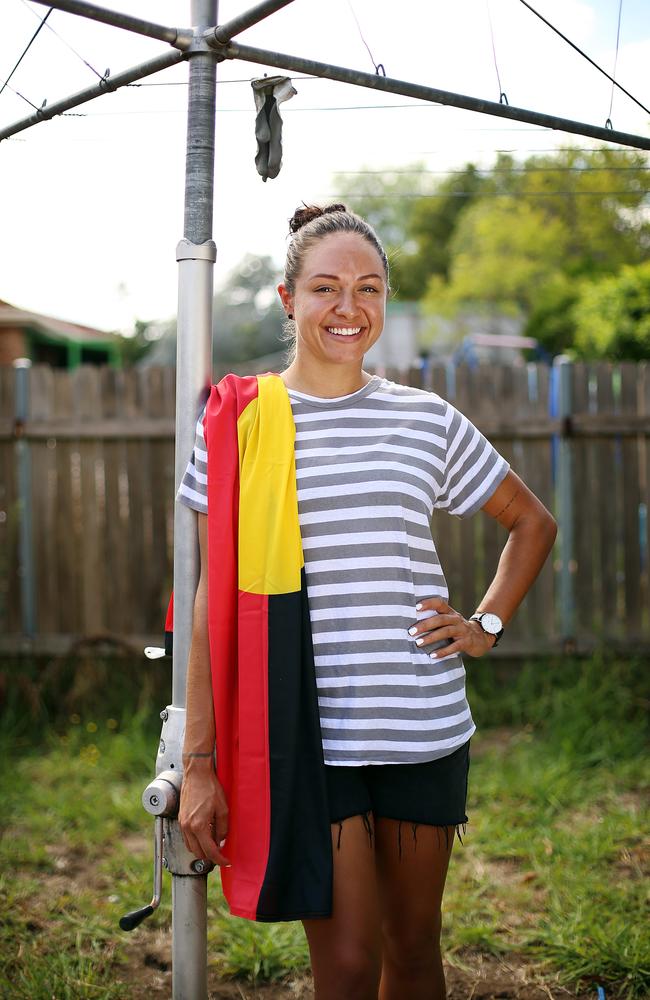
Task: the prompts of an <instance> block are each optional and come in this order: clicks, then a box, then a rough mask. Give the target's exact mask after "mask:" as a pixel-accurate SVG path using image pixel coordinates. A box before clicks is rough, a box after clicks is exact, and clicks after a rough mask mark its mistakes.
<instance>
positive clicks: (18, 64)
mask: <svg viewBox="0 0 650 1000" xmlns="http://www.w3.org/2000/svg"><path fill="white" fill-rule="evenodd" d="M53 10H54V8H53V7H50V9H49V10H48V12H47V13H46V15H45V17H43V18H41V23H40V24H39V26H38V28H37V29H36V31H35V32H34V34H33V35H32V37H31V38H30V40H29V41H28V42H27V45H26V46H25V48H24V49H23V51H22V52H21V54H20V56H19V57H18V60H17V62H16V63H15V65H14V68H13V69H12V71H11V73H10V74H9V76H8V77H7V78H6V80H5V81H4V82H3V84H2V87H0V94H2V92H3V90H4V89H5V87H6V86H7V84H8V83H9V81H10V80H11V78H12V76H13V75H14V73H15V72H16V70H17V69H18V67H19V66H20V64H21V62H22V61H23V59H24V58H25V56H26V55H27V53H28V52H29V50H30V49H31V47H32V45H33V44H34V42H35V41H36V39H37V38H38V35H39V33H40V31H41V29H42V28H43V25H44V24H45V22H46V21H47V19H48V17H49V16H50V14H51V13H52V11H53ZM9 89H10V90H11V87H10V88H9ZM20 96H21V97H22V94H21V95H20ZM24 100H26V98H24ZM28 103H31V102H29V101H28ZM32 107H33V105H32Z"/></svg>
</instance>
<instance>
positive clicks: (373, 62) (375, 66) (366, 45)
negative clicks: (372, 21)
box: [348, 0, 386, 76]
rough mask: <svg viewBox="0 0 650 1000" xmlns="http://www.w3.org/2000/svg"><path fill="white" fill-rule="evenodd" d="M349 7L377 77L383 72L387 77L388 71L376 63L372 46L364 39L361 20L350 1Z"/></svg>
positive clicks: (349, 0) (350, 0)
mask: <svg viewBox="0 0 650 1000" xmlns="http://www.w3.org/2000/svg"><path fill="white" fill-rule="evenodd" d="M348 7H349V8H350V12H351V14H352V17H353V18H354V20H355V22H356V25H357V28H358V31H359V35H360V36H361V41H362V42H363V44H364V45H365V47H366V49H367V51H368V55H369V56H370V61H371V62H372V65H373V67H374V70H375V73H377V75H379V72H380V70H381V71H382V72H383V75H384V76H386V70H385V69H384V65H383V63H378V62H375V57H374V56H373V54H372V52H371V51H370V46H369V45H368V43H367V41H366V40H365V38H364V37H363V31H362V30H361V25H360V24H359V18H358V17H357V15H356V13H355V10H354V7H353V6H352V0H348Z"/></svg>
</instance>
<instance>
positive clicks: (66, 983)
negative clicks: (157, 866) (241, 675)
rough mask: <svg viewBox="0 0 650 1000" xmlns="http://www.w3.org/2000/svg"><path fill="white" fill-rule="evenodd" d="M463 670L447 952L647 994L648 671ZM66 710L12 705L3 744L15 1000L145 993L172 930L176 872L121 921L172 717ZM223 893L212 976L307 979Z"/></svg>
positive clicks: (3, 987)
mask: <svg viewBox="0 0 650 1000" xmlns="http://www.w3.org/2000/svg"><path fill="white" fill-rule="evenodd" d="M469 673H470V677H471V680H470V700H471V702H472V705H473V708H474V714H475V716H476V718H477V721H478V724H479V733H478V734H477V736H476V737H475V738H474V740H473V742H472V767H471V771H470V801H469V804H468V812H469V815H470V823H469V826H468V830H467V836H466V838H465V845H464V847H459V846H457V847H456V848H455V850H454V857H453V860H452V866H451V869H450V875H449V879H448V888H447V892H446V895H445V931H444V935H445V950H446V954H447V956H448V959H449V960H450V961H451V962H452V963H453V964H457V965H458V966H459V967H460V968H462V967H463V964H466V963H467V962H468V961H470V960H471V959H472V957H476V956H477V955H496V956H502V957H504V958H505V959H506V960H507V961H508V962H512V961H514V960H515V959H522V960H524V961H525V962H527V963H531V965H532V967H533V968H534V969H535V970H536V975H538V976H542V977H544V976H546V977H547V978H548V981H549V982H553V983H559V984H562V985H564V986H566V987H567V988H568V989H570V990H578V989H581V988H582V989H588V990H592V989H594V986H595V984H597V983H598V984H602V985H603V986H605V988H606V990H607V995H608V997H620V998H625V1000H640V998H641V997H644V996H647V995H648V993H649V992H650V944H649V942H648V935H647V934H644V933H643V931H644V918H645V915H646V911H645V909H644V908H645V907H646V906H647V898H645V896H644V881H643V880H644V874H645V876H646V877H647V859H648V853H649V851H650V845H649V844H648V839H647V835H645V839H644V831H645V830H647V816H644V815H643V810H642V803H643V795H644V792H647V786H648V764H647V758H644V755H643V746H644V739H645V732H644V723H643V717H644V711H645V710H646V709H647V702H646V701H644V695H645V693H646V692H645V690H644V687H643V685H644V678H643V664H634V663H629V662H627V663H624V662H607V661H604V660H603V661H599V660H592V661H589V662H582V663H581V662H571V661H559V660H558V661H557V663H553V662H544V663H537V664H535V665H530V666H527V667H524V668H523V669H522V670H520V671H519V672H518V673H517V674H516V676H515V677H512V676H511V677H510V678H509V679H508V680H507V681H506V682H504V681H503V680H501V681H499V682H495V676H494V674H491V672H490V665H489V664H488V662H487V661H485V662H484V663H483V662H481V663H477V664H472V665H471V667H470V669H469ZM69 707H70V706H69V705H68V708H69ZM72 707H73V708H74V710H73V711H69V710H68V711H67V714H65V715H64V714H62V712H61V711H58V712H57V713H56V714H55V713H52V712H51V711H48V710H47V709H44V707H43V701H42V700H41V701H38V702H37V704H36V705H35V706H32V708H33V711H35V712H36V714H37V719H36V721H34V717H33V716H32V719H31V722H30V717H29V715H28V713H27V712H26V711H19V708H20V705H19V703H18V701H15V702H14V703H13V705H12V706H11V710H10V711H9V712H8V713H7V714H6V715H5V719H4V725H3V728H2V731H1V732H0V769H1V772H2V773H1V774H0V778H1V780H2V784H3V789H4V810H3V817H2V822H3V830H2V836H1V837H0V871H1V872H3V873H4V875H3V877H2V878H0V956H1V957H0V995H1V996H3V997H5V996H6V997H15V998H20V1000H23V998H24V1000H28V998H29V1000H40V998H41V997H42V998H43V1000H45V998H47V1000H50V998H52V997H55V998H56V1000H67V998H75V1000H78V998H85V997H89V998H90V997H99V998H103V1000H126V998H132V997H136V996H138V997H139V996H144V995H145V994H146V983H147V975H149V973H151V971H152V970H151V969H147V968H145V967H144V966H143V955H144V953H145V952H146V951H148V950H149V951H152V952H153V953H154V955H155V954H158V953H159V952H160V947H161V945H160V938H161V929H167V928H168V927H169V924H170V916H171V914H170V888H169V879H168V877H167V876H166V877H165V886H164V897H163V898H164V902H163V905H162V906H161V908H160V909H159V911H158V912H157V914H156V915H155V916H154V917H153V918H151V919H150V920H149V921H148V922H146V923H145V924H143V925H142V927H141V928H140V929H139V930H138V931H136V932H135V933H134V934H133V935H125V934H123V933H122V932H120V931H119V930H118V928H117V921H118V919H119V917H120V916H121V915H122V914H123V913H125V912H126V911H128V910H130V909H134V908H135V907H136V906H139V905H142V904H143V903H144V902H147V901H148V897H149V893H150V884H151V858H150V846H149V839H150V833H151V825H150V822H149V820H148V817H147V816H146V815H145V813H144V812H143V811H142V809H141V807H140V795H141V792H142V788H143V787H144V785H145V784H146V782H147V781H148V780H149V778H150V776H151V771H152V768H153V759H154V754H155V748H156V742H157V737H158V733H159V722H158V717H157V712H158V707H159V705H158V703H157V702H156V703H155V707H154V706H151V707H147V705H146V704H145V703H141V704H140V705H139V707H138V708H137V709H133V710H132V712H131V714H130V716H124V717H122V718H119V717H118V715H117V712H116V710H115V708H113V711H114V713H115V714H114V715H113V717H112V718H111V717H108V718H106V717H103V716H102V715H101V712H100V705H99V702H98V701H95V703H93V704H92V705H91V707H90V708H89V709H88V710H85V709H84V708H83V707H82V705H81V704H80V703H78V702H77V703H73V705H72ZM210 885H211V891H210V901H209V935H208V938H209V955H210V964H211V969H212V971H213V974H218V975H220V976H242V977H244V978H246V979H247V980H248V981H249V982H263V981H274V980H279V979H282V978H283V977H286V976H287V975H289V974H292V973H301V972H304V971H305V970H307V969H308V956H307V948H306V944H305V940H304V935H303V932H302V928H301V926H300V925H299V924H278V925H255V924H251V923H249V922H248V921H243V920H239V919H237V918H231V917H229V916H228V915H227V913H226V909H225V905H224V903H223V900H222V898H221V895H220V893H219V891H218V888H217V879H215V878H212V879H211V880H210ZM156 949H158V951H157V950H156ZM137 970H139V974H140V979H139V983H140V985H141V986H142V992H141V993H139V992H137V984H136V985H134V975H135V974H136V971H137ZM594 992H595V990H594Z"/></svg>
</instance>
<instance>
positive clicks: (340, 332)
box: [327, 326, 361, 337]
mask: <svg viewBox="0 0 650 1000" xmlns="http://www.w3.org/2000/svg"><path fill="white" fill-rule="evenodd" d="M327 332H328V333H334V334H336V336H337V337H354V336H355V334H357V333H360V332H361V327H360V326H354V327H351V328H349V327H341V326H328V328H327Z"/></svg>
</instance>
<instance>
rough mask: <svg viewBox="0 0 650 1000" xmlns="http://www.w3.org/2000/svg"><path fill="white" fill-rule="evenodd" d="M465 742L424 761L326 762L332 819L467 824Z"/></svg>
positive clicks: (467, 771) (339, 820)
mask: <svg viewBox="0 0 650 1000" xmlns="http://www.w3.org/2000/svg"><path fill="white" fill-rule="evenodd" d="M469 744H470V741H469V740H468V741H467V743H463V745H462V746H460V747H458V748H457V749H456V750H454V751H453V753H450V754H448V755H447V756H446V757H438V759H437V760H431V761H426V762H425V763H423V764H364V765H361V766H359V767H349V766H343V767H340V766H336V765H327V764H326V765H325V777H326V781H327V796H328V802H329V810H330V822H331V823H340V822H342V821H343V820H344V819H347V818H348V817H350V816H359V815H362V816H367V815H368V813H371V812H372V814H373V816H374V817H375V819H379V818H384V819H395V820H402V821H403V822H405V823H414V824H415V823H426V824H427V825H431V826H445V827H447V826H455V827H457V828H458V827H459V826H463V825H464V824H465V823H466V822H467V815H466V813H465V805H466V801H467V776H468V773H469Z"/></svg>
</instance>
